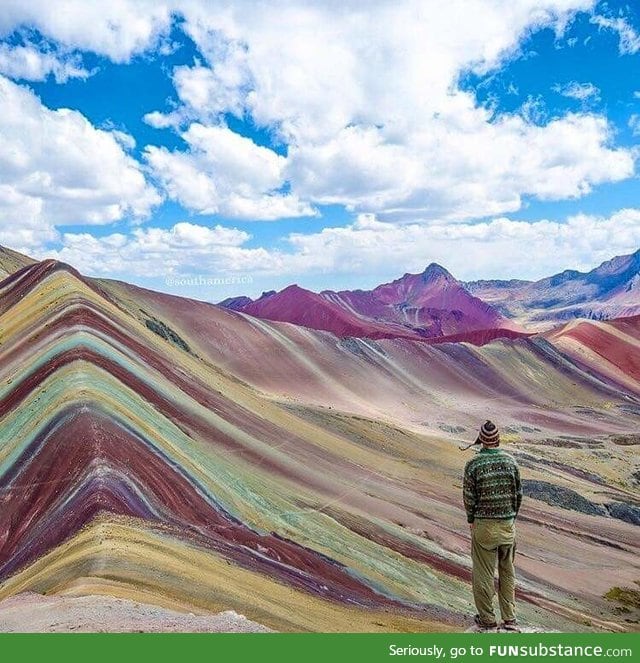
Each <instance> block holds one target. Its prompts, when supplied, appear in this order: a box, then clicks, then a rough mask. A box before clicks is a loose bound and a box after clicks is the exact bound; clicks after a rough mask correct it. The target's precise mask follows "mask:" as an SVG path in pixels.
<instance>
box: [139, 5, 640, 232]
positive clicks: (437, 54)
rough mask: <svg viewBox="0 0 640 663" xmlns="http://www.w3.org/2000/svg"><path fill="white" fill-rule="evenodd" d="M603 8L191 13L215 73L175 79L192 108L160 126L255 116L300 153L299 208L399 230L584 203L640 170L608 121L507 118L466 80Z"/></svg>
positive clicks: (527, 113) (307, 8) (188, 20)
mask: <svg viewBox="0 0 640 663" xmlns="http://www.w3.org/2000/svg"><path fill="white" fill-rule="evenodd" d="M436 5H437V6H436ZM592 6H593V2H591V1H590V0H587V1H584V2H583V1H581V0H576V1H575V2H572V1H571V0H560V1H555V0H520V1H519V2H498V3H492V2H486V1H484V0H473V1H471V2H470V1H469V0H464V2H463V1H462V0H457V1H453V2H446V3H445V2H442V3H434V4H433V5H425V4H424V3H421V2H413V1H411V0H408V1H406V2H401V3H398V2H393V3H392V2H376V3H371V4H370V5H368V6H367V11H366V12H362V11H360V9H359V6H358V4H357V3H346V4H344V5H342V6H341V7H340V10H339V11H338V13H337V14H336V7H335V5H334V4H332V3H315V4H313V5H309V4H306V3H298V2H288V3H285V4H284V5H283V6H282V7H280V8H279V11H278V12H277V14H276V13H274V12H273V11H272V10H271V8H270V7H269V6H265V5H259V4H255V3H249V4H247V3H232V4H227V5H224V9H221V11H219V12H210V11H207V10H206V6H205V5H202V4H200V3H192V4H190V5H188V6H187V5H184V6H183V7H182V11H183V13H184V17H185V22H184V29H185V31H186V32H187V33H188V34H189V35H190V36H191V37H192V38H193V40H194V41H195V43H196V45H197V46H198V48H199V50H200V52H201V53H202V55H203V57H204V58H205V62H204V63H196V64H195V65H194V66H192V67H179V68H177V69H176V70H175V72H174V83H175V85H176V89H177V91H178V95H179V97H180V100H181V102H182V104H183V105H182V106H181V107H179V108H178V109H174V110H172V112H170V113H169V114H167V115H163V114H161V113H159V112H156V113H152V114H150V115H149V116H147V121H148V122H150V123H151V124H153V125H154V126H164V127H166V126H171V125H174V126H179V125H181V124H184V123H187V124H188V123H189V122H194V121H196V122H198V123H200V124H210V123H215V122H217V120H216V118H217V117H218V116H219V114H220V113H222V112H232V113H235V114H236V115H238V116H244V115H245V114H246V115H248V116H250V118H251V119H252V120H253V121H254V122H255V123H256V124H257V125H259V126H264V127H267V128H269V129H270V130H272V131H273V132H275V133H276V134H277V135H278V136H279V137H280V139H281V140H282V142H283V143H285V144H286V145H287V149H288V158H287V162H286V170H285V181H286V182H287V183H288V184H289V185H290V190H291V194H292V195H294V196H297V197H298V198H299V199H300V200H302V201H307V202H308V203H310V204H313V203H336V204H344V205H347V206H348V207H349V208H350V209H354V210H356V211H364V212H376V213H379V214H381V215H383V216H384V217H385V218H387V219H391V218H394V219H408V220H411V219H415V218H421V219H432V220H436V219H441V218H443V217H446V218H450V219H464V218H471V217H481V216H488V215H492V214H501V213H506V212H513V211H515V210H517V209H519V208H520V207H521V206H522V199H523V197H524V196H536V197H539V198H543V199H563V198H572V197H578V196H582V195H585V194H586V193H588V192H589V191H590V190H591V189H592V187H593V186H595V185H597V184H600V183H602V182H609V181H618V180H620V179H624V178H626V177H629V176H631V175H632V174H633V171H634V159H633V155H632V153H631V152H630V151H629V150H625V149H616V148H615V147H614V146H613V138H612V132H611V130H610V126H609V124H608V123H607V121H606V120H605V119H604V118H603V117H600V116H595V115H592V114H587V113H580V114H570V115H567V116H566V117H563V118H558V119H555V120H554V121H552V122H546V121H544V118H543V117H542V116H540V114H539V113H538V114H535V117H534V115H533V114H532V112H531V111H532V109H531V108H529V107H527V108H523V109H522V112H521V113H520V115H519V116H513V115H510V116H502V117H498V118H494V117H493V116H492V113H491V112H490V111H488V110H487V109H484V108H480V107H478V105H477V103H476V100H475V98H474V97H473V95H471V94H468V93H466V92H463V91H462V90H461V89H460V88H459V86H458V81H459V77H460V74H461V73H463V72H464V71H466V70H468V69H473V70H475V71H478V72H485V71H489V70H491V69H492V68H495V67H498V66H500V64H501V63H502V62H503V61H504V60H505V59H506V58H508V57H509V56H511V55H512V54H513V53H514V52H515V51H516V50H517V49H518V47H519V44H520V40H521V38H522V37H523V36H524V35H526V34H528V33H529V32H530V31H532V30H535V29H538V28H540V27H542V26H550V27H553V28H555V29H556V30H557V31H558V32H561V31H562V30H563V29H564V26H565V25H566V23H567V21H568V20H570V17H571V16H572V12H573V11H576V10H581V9H590V8H592ZM249 7H250V8H251V11H249V9H248V8H249ZM380 26H384V29H383V30H382V29H380ZM408 26H409V27H408ZM577 85H578V84H576V86H577ZM567 91H568V92H569V93H570V94H573V95H578V94H580V95H582V98H586V97H587V96H591V98H592V99H594V98H595V96H594V93H596V92H597V90H596V89H595V87H593V86H591V87H587V86H580V89H578V88H577V87H575V86H574V87H572V88H570V89H568V90H567ZM582 140H584V142H585V144H586V150H584V151H583V150H581V149H577V148H578V144H577V141H582ZM175 156H176V157H178V154H176V155H175ZM201 188H204V187H201ZM186 199H187V198H186V197H184V196H183V197H182V200H183V201H185V200H186ZM192 209H196V210H198V209H199V208H198V206H194V207H192Z"/></svg>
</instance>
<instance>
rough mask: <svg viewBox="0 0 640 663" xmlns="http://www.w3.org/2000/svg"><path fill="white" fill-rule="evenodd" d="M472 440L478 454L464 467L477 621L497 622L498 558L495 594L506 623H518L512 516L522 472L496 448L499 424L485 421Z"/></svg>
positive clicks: (516, 507)
mask: <svg viewBox="0 0 640 663" xmlns="http://www.w3.org/2000/svg"><path fill="white" fill-rule="evenodd" d="M476 443H481V444H482V449H481V450H480V452H479V453H478V454H477V455H476V456H475V457H474V458H472V459H471V460H470V461H469V462H468V463H467V464H466V466H465V470H464V486H463V500H464V506H465V510H466V513H467V521H468V522H469V524H470V526H471V534H472V535H471V554H472V560H473V596H474V600H475V604H476V608H477V609H478V614H477V615H476V623H478V625H480V626H482V627H485V628H494V627H496V626H497V622H496V618H495V613H494V610H493V596H494V586H493V583H494V574H495V565H496V559H497V560H498V579H499V582H498V587H499V590H498V598H499V603H500V612H501V614H502V619H503V622H504V625H505V627H507V628H515V627H516V616H515V571H514V567H513V560H514V557H515V547H516V544H515V518H516V516H517V514H518V511H519V509H520V504H521V501H522V488H521V485H520V471H519V469H518V464H517V463H516V461H515V459H514V458H513V457H512V456H510V455H509V454H507V453H505V452H503V451H502V450H501V449H500V448H499V444H500V435H499V432H498V429H497V427H496V426H495V424H493V423H492V422H491V421H487V422H486V423H485V424H484V425H483V426H482V428H481V429H480V434H479V436H478V440H476Z"/></svg>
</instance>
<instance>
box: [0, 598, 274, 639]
mask: <svg viewBox="0 0 640 663" xmlns="http://www.w3.org/2000/svg"><path fill="white" fill-rule="evenodd" d="M269 631H271V629H268V628H267V627H266V626H262V625H261V624H257V623H256V622H252V621H251V620H249V619H247V618H246V617H245V616H244V615H239V614H238V613H237V612H234V611H233V610H227V611H225V612H220V613H217V614H198V615H196V614H194V613H192V612H189V613H183V612H177V611H175V610H169V609H167V608H162V607H159V606H156V605H148V604H145V603H138V602H136V601H129V600H128V599H121V598H114V597H112V596H95V595H94V596H79V597H69V596H42V595H41V594H36V593H35V592H26V593H24V594H17V595H16V596H12V597H11V598H9V599H6V600H4V601H0V632H2V633H69V632H78V633H83V632H84V633H101V632H109V633H167V632H180V633H267V632H269Z"/></svg>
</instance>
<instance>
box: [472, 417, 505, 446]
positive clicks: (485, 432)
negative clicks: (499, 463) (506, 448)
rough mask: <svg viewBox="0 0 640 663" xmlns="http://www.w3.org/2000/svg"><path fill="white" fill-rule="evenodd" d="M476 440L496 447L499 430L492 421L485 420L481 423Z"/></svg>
mask: <svg viewBox="0 0 640 663" xmlns="http://www.w3.org/2000/svg"><path fill="white" fill-rule="evenodd" d="M477 442H480V443H481V444H483V445H484V446H485V447H497V446H498V445H499V444H500V432H499V431H498V427H497V426H496V425H495V424H494V423H493V421H485V422H484V423H483V424H482V427H481V428H480V434H479V435H478V439H477Z"/></svg>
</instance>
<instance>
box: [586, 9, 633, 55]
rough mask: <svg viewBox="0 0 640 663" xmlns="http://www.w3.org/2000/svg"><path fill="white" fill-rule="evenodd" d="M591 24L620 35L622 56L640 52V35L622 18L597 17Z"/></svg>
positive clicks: (619, 46)
mask: <svg viewBox="0 0 640 663" xmlns="http://www.w3.org/2000/svg"><path fill="white" fill-rule="evenodd" d="M591 22H592V23H595V24H596V25H597V26H598V27H600V28H603V29H605V30H614V31H615V32H617V33H618V37H619V39H620V42H619V45H618V48H619V50H620V55H634V54H635V53H637V52H638V51H640V35H639V34H638V33H637V32H636V31H635V30H634V28H633V26H632V25H630V24H629V23H628V22H627V20H626V19H625V18H623V17H622V16H618V17H616V18H611V17H607V16H601V15H596V16H594V17H593V18H592V19H591Z"/></svg>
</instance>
